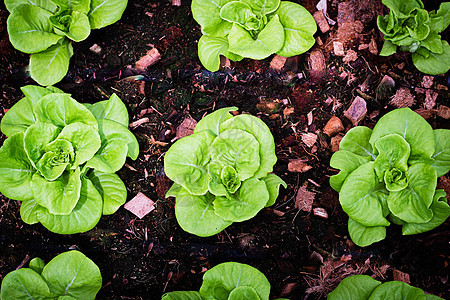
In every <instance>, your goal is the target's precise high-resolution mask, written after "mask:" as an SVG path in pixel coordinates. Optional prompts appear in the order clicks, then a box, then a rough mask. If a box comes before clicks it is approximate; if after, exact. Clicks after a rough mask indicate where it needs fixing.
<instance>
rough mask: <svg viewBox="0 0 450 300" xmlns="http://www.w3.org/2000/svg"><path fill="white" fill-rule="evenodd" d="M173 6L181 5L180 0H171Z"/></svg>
mask: <svg viewBox="0 0 450 300" xmlns="http://www.w3.org/2000/svg"><path fill="white" fill-rule="evenodd" d="M172 5H173V6H181V0H172Z"/></svg>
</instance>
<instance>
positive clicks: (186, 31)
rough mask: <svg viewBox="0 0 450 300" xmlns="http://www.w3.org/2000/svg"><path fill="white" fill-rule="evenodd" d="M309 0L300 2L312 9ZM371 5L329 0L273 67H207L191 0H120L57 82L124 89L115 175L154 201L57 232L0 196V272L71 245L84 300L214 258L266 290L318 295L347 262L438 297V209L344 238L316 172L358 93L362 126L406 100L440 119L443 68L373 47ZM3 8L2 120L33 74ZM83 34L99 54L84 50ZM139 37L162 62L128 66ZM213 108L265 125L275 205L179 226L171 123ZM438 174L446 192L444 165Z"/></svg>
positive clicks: (80, 92)
mask: <svg viewBox="0 0 450 300" xmlns="http://www.w3.org/2000/svg"><path fill="white" fill-rule="evenodd" d="M296 2H299V1H296ZM316 2H317V1H300V4H302V5H303V6H305V7H306V8H307V9H308V10H309V11H310V12H311V13H314V12H315V11H316V8H315V5H316V4H317V3H316ZM424 3H425V7H426V8H427V9H428V10H431V9H436V8H437V7H436V6H437V3H433V1H424ZM380 11H383V6H382V4H381V2H379V1H367V0H353V1H347V2H346V3H345V4H344V5H340V1H331V2H330V1H329V2H328V13H329V16H330V17H331V18H332V19H334V20H338V23H337V24H336V25H334V26H332V27H331V29H330V30H329V31H326V32H321V31H320V29H318V32H317V33H316V35H315V37H316V38H317V39H316V44H315V45H314V46H313V48H312V49H311V50H310V51H308V52H307V53H305V54H303V55H300V56H298V57H294V58H289V59H287V61H282V62H281V68H280V67H276V66H274V64H275V62H274V63H273V64H272V65H271V62H272V59H273V56H272V57H269V58H268V59H265V60H262V61H252V60H249V59H244V60H243V61H241V62H237V63H234V62H231V65H230V67H228V68H224V69H221V70H220V71H218V72H215V73H211V72H208V71H206V70H205V69H204V68H203V67H202V66H201V64H200V62H199V60H198V57H197V41H198V39H199V38H200V36H201V32H200V28H199V26H198V25H197V23H196V22H195V21H194V19H193V18H192V13H191V10H190V1H184V0H183V1H182V3H181V6H174V5H172V2H171V1H136V0H130V1H129V4H128V7H127V9H126V11H125V13H124V15H123V17H122V19H121V20H120V21H119V22H117V23H115V24H113V25H111V26H108V27H106V28H103V29H99V30H95V31H93V32H92V34H91V35H90V36H89V38H88V39H87V40H85V41H83V42H80V43H76V44H74V56H73V57H72V59H71V63H70V68H69V73H68V75H67V76H66V78H65V79H64V80H63V81H62V82H60V83H58V84H56V86H57V87H58V88H60V89H62V90H63V91H65V92H67V93H71V94H72V95H73V97H74V98H75V99H77V100H78V101H80V102H91V103H93V102H97V101H100V100H105V99H107V98H108V97H109V96H110V95H111V94H112V93H116V94H117V95H118V96H119V97H120V98H121V99H122V100H123V101H124V103H125V104H126V105H127V108H128V112H129V116H130V123H132V124H133V125H134V126H132V127H130V130H131V131H132V132H133V133H134V134H135V135H136V136H137V138H138V141H139V145H140V154H139V157H138V159H137V160H136V161H132V160H127V164H126V165H125V167H124V168H122V169H121V170H120V171H119V172H118V173H117V174H118V175H119V176H120V177H121V178H122V180H123V181H124V183H125V185H126V186H127V190H128V200H130V199H132V198H133V197H134V196H136V194H138V193H139V192H141V193H143V194H145V195H146V196H147V197H149V198H150V199H152V200H153V201H154V202H155V209H154V210H153V211H151V212H150V213H149V214H148V215H147V216H145V217H144V218H142V219H139V218H137V217H136V216H134V215H133V214H131V213H130V212H129V211H127V210H125V209H124V208H121V209H119V210H118V212H117V213H115V214H114V215H111V216H103V217H102V219H101V220H100V223H98V225H97V226H96V227H95V228H94V229H93V230H91V231H89V232H86V233H83V234H75V235H67V236H65V235H58V234H54V233H51V232H49V231H48V230H46V229H45V228H44V227H42V226H41V225H40V224H37V225H31V226H30V225H27V224H25V223H23V222H22V221H21V219H20V213H19V207H20V204H19V202H17V201H14V200H9V199H7V198H5V197H4V196H2V195H0V201H1V202H0V248H1V249H2V250H1V251H0V279H1V278H3V277H4V276H5V275H6V274H7V273H8V272H11V271H12V270H14V269H16V268H17V267H18V266H19V265H21V263H22V262H25V263H26V262H27V260H28V259H29V258H33V257H36V256H38V257H41V258H42V259H43V260H44V261H46V262H48V261H49V260H50V259H51V258H53V257H54V256H56V255H57V254H59V253H61V252H64V251H67V250H69V249H78V250H80V251H81V252H83V253H84V254H85V255H86V256H88V257H89V258H90V259H92V260H93V261H94V262H95V263H96V264H97V265H98V266H99V268H100V270H101V273H102V276H103V287H102V289H101V290H100V292H99V294H98V297H97V298H98V299H159V298H160V296H161V295H162V294H163V293H164V292H169V291H175V290H198V289H199V287H200V285H201V281H202V275H203V273H204V272H205V271H206V270H207V269H210V268H211V267H213V266H215V265H217V264H219V263H221V262H226V261H235V262H241V263H246V264H249V265H252V266H254V267H256V268H257V269H259V270H260V271H261V272H262V273H264V274H265V275H266V276H267V278H268V280H269V282H270V283H271V285H272V290H271V298H275V297H279V296H282V297H287V298H290V299H321V298H324V297H326V295H327V293H329V292H330V291H331V290H332V289H333V288H334V287H335V286H336V285H337V284H338V283H339V282H340V281H341V280H342V279H343V278H344V277H346V276H349V275H352V274H368V275H373V277H375V278H376V279H378V280H381V281H387V280H393V279H397V280H398V279H399V278H403V280H405V281H408V280H409V281H410V283H411V285H414V286H417V287H420V288H422V289H423V290H424V291H426V292H428V293H432V294H435V295H438V296H440V297H442V298H447V299H448V298H450V293H449V291H448V280H449V278H448V274H449V257H450V252H449V247H448V243H449V232H450V231H449V229H450V228H449V225H450V223H449V222H448V220H447V222H445V223H444V224H443V225H441V226H440V227H438V228H436V229H434V230H432V231H429V232H426V233H423V234H419V235H413V236H402V235H401V227H400V226H390V227H389V228H388V229H387V238H386V239H385V240H383V241H381V242H378V243H375V244H373V245H371V246H369V247H365V248H360V247H358V246H356V245H355V244H353V243H352V241H351V240H350V238H349V237H348V231H347V220H348V217H347V215H346V214H345V213H344V212H343V211H342V209H341V207H340V204H339V200H338V193H337V192H335V191H334V190H332V189H331V187H330V185H329V182H328V181H329V177H330V176H332V175H334V174H336V173H337V171H336V170H333V169H332V168H331V167H329V160H330V157H331V155H332V153H333V151H336V149H335V148H336V141H337V140H338V139H339V138H338V137H339V136H342V134H344V133H345V132H346V131H348V130H349V129H350V128H352V127H354V124H353V123H352V122H351V120H350V119H349V118H347V117H346V116H345V115H344V114H345V111H347V110H348V109H349V107H350V106H351V104H352V103H353V102H354V100H355V98H357V97H360V98H358V99H360V100H359V101H363V102H365V103H366V107H367V112H366V113H365V114H364V116H363V117H362V119H361V120H360V121H359V123H358V125H365V126H368V127H371V128H373V126H374V125H375V123H376V121H377V120H378V119H379V118H380V117H381V116H383V115H384V114H385V113H387V112H389V111H391V110H392V109H394V108H396V107H399V106H409V107H411V109H413V110H415V111H418V112H419V113H420V114H421V115H422V116H423V117H425V118H426V119H427V121H428V122H429V123H430V124H431V125H432V127H433V128H435V129H436V128H446V129H448V128H449V127H450V123H449V121H448V118H449V108H448V107H449V106H450V103H449V100H448V99H449V97H448V77H447V76H442V75H441V76H433V77H432V76H425V74H423V73H420V72H419V71H417V70H416V69H415V68H414V65H413V64H412V61H411V56H410V55H409V54H406V53H403V52H400V53H399V54H396V55H392V56H389V57H381V56H378V55H376V53H377V51H379V50H380V49H381V45H382V43H383V39H382V37H381V36H380V32H379V31H378V29H377V26H376V15H377V14H378V13H379V12H380ZM384 12H387V11H386V10H384ZM7 16H8V13H7V11H6V10H5V7H4V4H0V89H1V92H2V93H1V94H0V117H1V116H3V115H4V113H5V112H6V111H7V110H8V109H9V108H11V106H12V105H13V104H14V103H16V102H17V101H18V100H19V99H20V98H21V97H22V93H21V91H20V87H22V86H24V85H27V84H33V83H34V82H33V81H32V79H31V78H29V77H28V76H27V73H26V67H27V64H28V55H26V54H23V53H21V52H18V51H16V50H15V49H14V48H13V47H12V46H11V44H9V41H8V37H7V33H6V19H7ZM446 37H447V39H448V31H447V32H444V34H443V39H445V38H446ZM336 42H337V43H340V44H336ZM94 44H97V45H98V46H100V47H101V49H102V50H101V52H100V54H96V53H94V52H93V51H91V50H90V47H91V46H93V45H94ZM340 45H342V47H343V48H342V51H343V53H342V52H341V51H340V48H339V47H340ZM153 48H156V49H158V51H159V53H160V55H161V60H160V61H158V62H157V63H156V64H154V65H152V66H150V67H148V68H147V69H146V70H143V71H139V70H136V69H135V68H134V66H135V63H136V62H137V61H138V60H139V59H140V58H141V57H143V56H144V55H146V53H147V51H149V50H151V49H153ZM386 76H388V77H386ZM380 83H381V88H378V87H379V86H380ZM392 83H395V85H392ZM394 95H397V96H396V97H394V98H393V96H394ZM225 106H237V107H238V108H239V111H240V112H246V113H250V114H252V115H255V116H258V117H260V118H261V119H262V120H263V121H264V122H265V123H266V124H267V125H268V126H269V128H270V130H271V131H272V133H273V135H274V137H275V143H276V154H277V157H278V162H277V164H276V165H275V167H274V173H275V174H277V175H278V176H280V177H281V178H282V179H283V180H284V181H286V183H287V184H288V188H287V189H283V188H281V191H280V196H279V198H278V200H277V202H276V203H275V205H273V206H272V207H270V208H266V209H263V210H262V211H261V212H260V213H259V214H258V215H257V216H256V217H254V218H252V219H251V220H249V221H246V222H243V223H234V224H232V225H231V226H230V227H228V228H226V229H225V230H224V231H222V232H221V233H219V234H217V235H214V236H212V237H208V238H201V237H197V236H194V235H191V234H188V233H186V232H184V231H183V230H182V229H181V228H180V227H179V226H178V224H177V221H176V219H175V214H174V199H173V198H169V199H166V198H165V197H164V195H165V193H166V192H167V190H168V189H169V187H170V186H171V181H170V180H169V179H168V178H167V177H166V176H165V174H164V166H163V158H164V154H165V152H166V151H167V150H168V149H169V147H170V145H171V144H172V143H173V141H174V140H175V138H176V135H177V128H179V127H180V125H181V124H182V123H183V121H184V120H186V119H189V118H193V119H195V120H197V121H198V120H200V119H201V118H202V116H204V115H205V114H206V113H210V112H212V111H214V110H216V109H218V108H221V107H225ZM333 116H336V117H337V118H339V119H340V121H341V122H342V124H343V127H342V128H340V129H339V128H338V127H339V126H338V127H337V129H336V132H333V131H330V130H329V128H328V129H325V127H326V124H327V123H328V122H329V121H330V119H332V117H333ZM354 117H355V116H354ZM355 118H356V117H355ZM328 126H330V125H328ZM5 138H6V137H5V136H4V135H2V136H1V142H2V143H3V141H4V139H5ZM438 187H439V188H443V189H445V190H446V192H447V195H449V194H450V181H449V176H448V174H447V175H446V176H443V177H441V178H440V179H439V180H438ZM317 209H319V210H317ZM324 212H325V213H326V214H325V213H324ZM405 274H406V275H405Z"/></svg>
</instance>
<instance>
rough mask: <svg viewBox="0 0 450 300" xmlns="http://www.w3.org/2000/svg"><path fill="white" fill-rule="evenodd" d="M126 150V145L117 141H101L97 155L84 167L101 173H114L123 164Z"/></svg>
mask: <svg viewBox="0 0 450 300" xmlns="http://www.w3.org/2000/svg"><path fill="white" fill-rule="evenodd" d="M127 149H128V148H127V145H126V144H124V143H123V142H122V141H121V140H119V139H110V140H103V141H102V146H101V148H100V149H99V151H98V152H97V154H95V155H94V156H93V157H92V158H91V159H90V160H89V161H88V162H87V163H86V165H85V166H86V168H93V169H96V170H97V171H100V172H103V173H115V172H117V171H119V170H120V169H121V168H122V167H123V165H124V164H125V160H126V158H127Z"/></svg>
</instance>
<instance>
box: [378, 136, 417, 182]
mask: <svg viewBox="0 0 450 300" xmlns="http://www.w3.org/2000/svg"><path fill="white" fill-rule="evenodd" d="M375 148H376V149H377V151H378V157H377V158H376V159H375V173H376V174H377V176H378V178H380V179H382V178H383V177H384V176H385V175H384V173H385V172H386V171H389V170H392V169H393V168H395V169H398V170H399V171H401V172H406V170H407V169H408V159H409V154H410V152H411V151H410V147H409V144H408V142H407V141H406V140H405V139H404V138H402V137H401V136H400V135H398V134H395V133H394V134H387V135H385V136H383V137H381V138H379V139H378V140H376V142H375ZM387 183H388V182H386V184H387Z"/></svg>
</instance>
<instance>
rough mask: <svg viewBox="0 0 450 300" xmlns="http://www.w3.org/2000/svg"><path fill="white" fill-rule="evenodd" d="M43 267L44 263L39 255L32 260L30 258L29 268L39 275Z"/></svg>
mask: <svg viewBox="0 0 450 300" xmlns="http://www.w3.org/2000/svg"><path fill="white" fill-rule="evenodd" d="M44 267H45V263H44V261H43V260H42V259H40V258H39V257H35V258H33V259H32V260H30V269H32V270H33V271H35V272H36V273H38V274H39V275H40V274H41V273H42V270H43V269H44Z"/></svg>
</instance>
